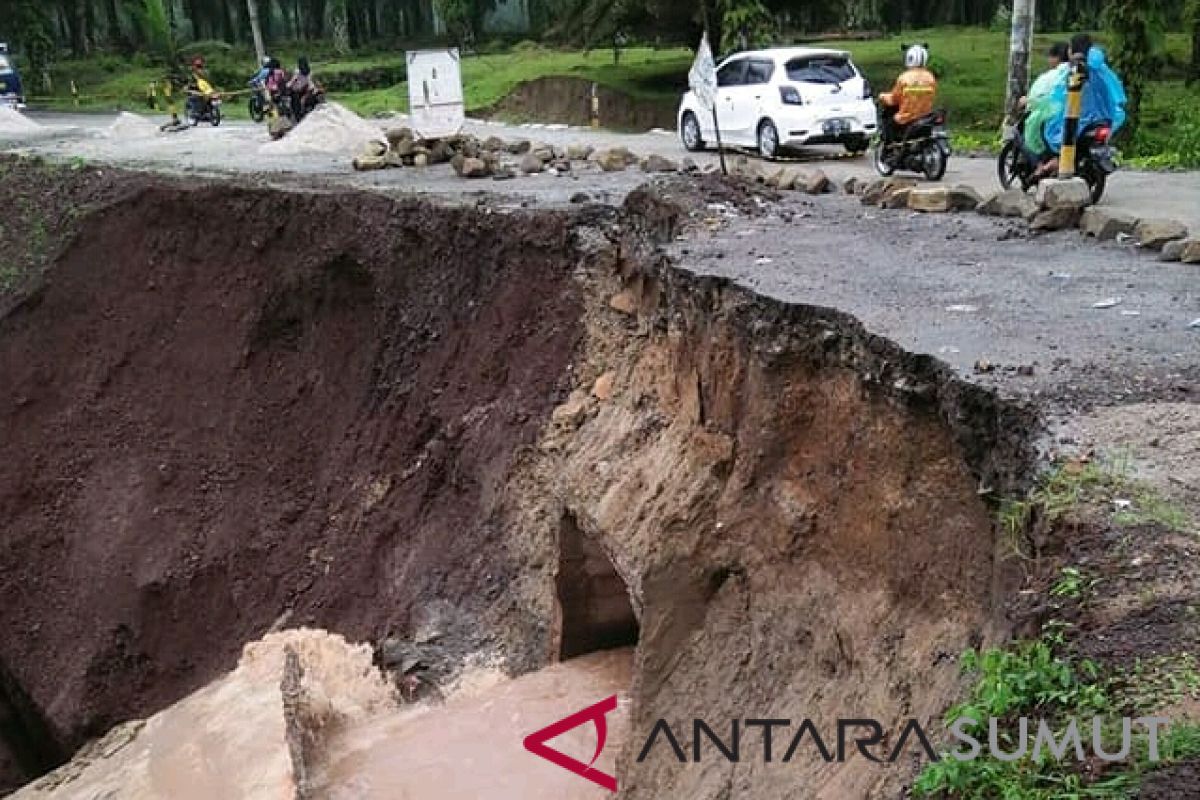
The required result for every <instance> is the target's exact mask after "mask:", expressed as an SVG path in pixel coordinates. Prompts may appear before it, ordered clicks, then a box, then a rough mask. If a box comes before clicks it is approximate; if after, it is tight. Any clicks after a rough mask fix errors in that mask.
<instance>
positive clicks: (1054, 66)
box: [1020, 42, 1070, 164]
mask: <svg viewBox="0 0 1200 800" xmlns="http://www.w3.org/2000/svg"><path fill="white" fill-rule="evenodd" d="M1069 58H1070V45H1069V44H1067V43H1066V42H1056V43H1055V44H1054V45H1053V46H1051V48H1050V51H1049V52H1048V53H1047V54H1046V59H1047V61H1048V63H1049V69H1047V70H1046V71H1045V72H1043V73H1042V74H1041V75H1039V76H1038V77H1037V80H1035V81H1034V82H1033V86H1031V87H1030V89H1029V94H1028V95H1026V96H1025V97H1022V98H1021V101H1020V103H1021V107H1022V108H1024V109H1025V111H1026V112H1027V113H1026V117H1025V127H1024V129H1023V130H1022V134H1023V137H1024V140H1025V148H1026V156H1027V157H1029V158H1030V159H1031V160H1032V163H1034V164H1038V163H1040V162H1041V161H1042V159H1044V158H1046V157H1047V156H1053V155H1055V153H1056V151H1054V150H1052V149H1051V147H1050V144H1049V143H1048V142H1047V141H1046V137H1045V136H1044V129H1045V127H1046V124H1047V123H1048V122H1050V121H1051V120H1052V119H1056V118H1057V117H1059V116H1060V115H1061V114H1062V107H1061V106H1060V105H1059V104H1058V99H1057V94H1056V92H1057V87H1058V85H1059V84H1060V83H1061V82H1062V81H1065V80H1066V79H1067V71H1068V70H1069V69H1070V67H1069V65H1068V63H1067V61H1068V60H1069Z"/></svg>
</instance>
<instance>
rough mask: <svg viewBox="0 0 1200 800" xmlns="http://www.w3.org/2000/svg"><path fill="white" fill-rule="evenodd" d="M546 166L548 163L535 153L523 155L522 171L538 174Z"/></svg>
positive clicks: (527, 173)
mask: <svg viewBox="0 0 1200 800" xmlns="http://www.w3.org/2000/svg"><path fill="white" fill-rule="evenodd" d="M545 168H546V164H545V163H544V162H543V161H542V160H541V159H540V158H538V157H537V156H536V155H534V154H533V153H526V154H525V155H523V156H522V157H521V172H523V173H525V174H526V175H536V174H537V173H539V172H541V171H542V170H544V169H545Z"/></svg>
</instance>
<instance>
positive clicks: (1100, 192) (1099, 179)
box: [1079, 164, 1108, 205]
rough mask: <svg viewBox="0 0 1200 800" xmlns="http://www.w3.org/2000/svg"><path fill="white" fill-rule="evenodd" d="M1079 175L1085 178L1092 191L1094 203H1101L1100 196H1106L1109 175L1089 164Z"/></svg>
mask: <svg viewBox="0 0 1200 800" xmlns="http://www.w3.org/2000/svg"><path fill="white" fill-rule="evenodd" d="M1079 177H1081V178H1083V180H1084V181H1085V182H1086V183H1087V185H1088V189H1089V190H1090V191H1091V193H1092V205H1096V204H1097V203H1099V202H1100V198H1102V197H1104V189H1105V187H1106V186H1107V185H1108V175H1106V174H1104V170H1102V169H1100V168H1098V167H1094V166H1092V165H1091V164H1087V165H1085V166H1084V168H1083V169H1082V170H1081V171H1080V173H1079Z"/></svg>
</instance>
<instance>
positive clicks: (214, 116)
mask: <svg viewBox="0 0 1200 800" xmlns="http://www.w3.org/2000/svg"><path fill="white" fill-rule="evenodd" d="M209 122H211V123H212V126H213V127H214V128H215V127H217V126H218V125H220V124H221V107H220V106H213V109H212V112H211V113H210V116H209Z"/></svg>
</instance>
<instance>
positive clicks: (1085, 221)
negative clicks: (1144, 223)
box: [1079, 206, 1138, 242]
mask: <svg viewBox="0 0 1200 800" xmlns="http://www.w3.org/2000/svg"><path fill="white" fill-rule="evenodd" d="M1137 223H1138V221H1137V219H1136V218H1135V217H1133V216H1131V215H1129V214H1123V213H1121V212H1120V211H1113V210H1112V209H1109V208H1100V207H1099V206H1090V207H1088V208H1086V209H1085V210H1084V212H1083V216H1082V217H1080V218H1079V229H1080V230H1081V231H1083V234H1084V235H1085V236H1094V237H1095V238H1097V239H1099V240H1100V241H1102V242H1107V241H1111V240H1113V239H1116V238H1117V237H1118V236H1120V235H1122V234H1124V235H1126V236H1132V235H1133V231H1134V229H1135V228H1136V227H1137Z"/></svg>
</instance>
